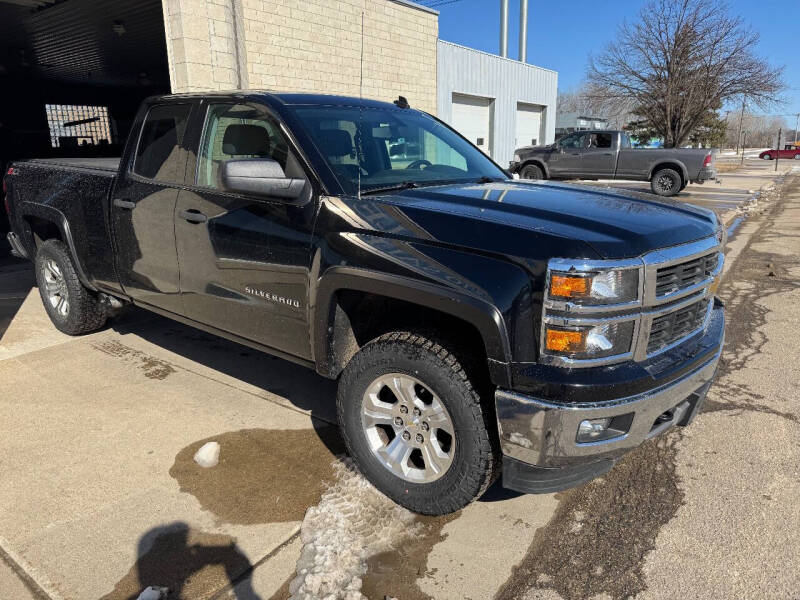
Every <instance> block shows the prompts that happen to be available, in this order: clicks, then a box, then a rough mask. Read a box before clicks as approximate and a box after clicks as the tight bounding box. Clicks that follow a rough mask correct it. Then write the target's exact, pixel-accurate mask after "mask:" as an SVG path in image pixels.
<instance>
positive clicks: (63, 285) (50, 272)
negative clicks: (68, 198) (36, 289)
mask: <svg viewBox="0 0 800 600" xmlns="http://www.w3.org/2000/svg"><path fill="white" fill-rule="evenodd" d="M43 269H44V285H45V292H46V294H47V301H48V302H49V303H50V306H52V307H53V309H55V311H56V313H57V314H59V315H60V316H62V317H66V316H67V315H68V314H69V293H68V291H67V282H66V280H65V279H64V274H63V273H62V272H61V268H60V267H59V266H58V264H56V261H54V260H53V259H51V258H49V259H47V260H46V261H45V263H44V265H43Z"/></svg>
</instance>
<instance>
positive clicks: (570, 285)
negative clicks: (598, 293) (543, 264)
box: [550, 274, 591, 298]
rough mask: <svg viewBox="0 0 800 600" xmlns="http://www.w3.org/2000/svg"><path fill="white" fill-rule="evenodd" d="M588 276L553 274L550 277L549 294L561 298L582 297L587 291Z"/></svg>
mask: <svg viewBox="0 0 800 600" xmlns="http://www.w3.org/2000/svg"><path fill="white" fill-rule="evenodd" d="M590 281H591V280H590V279H589V278H588V277H573V276H570V275H555V274H554V275H553V276H552V277H550V296H558V297H561V298H582V297H584V296H586V295H588V293H589V282H590Z"/></svg>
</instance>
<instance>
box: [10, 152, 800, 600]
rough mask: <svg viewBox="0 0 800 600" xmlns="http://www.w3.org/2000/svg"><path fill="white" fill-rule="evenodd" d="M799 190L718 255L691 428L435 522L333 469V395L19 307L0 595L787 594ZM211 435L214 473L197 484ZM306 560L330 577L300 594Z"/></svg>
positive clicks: (270, 367) (166, 330)
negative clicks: (720, 278) (719, 277)
mask: <svg viewBox="0 0 800 600" xmlns="http://www.w3.org/2000/svg"><path fill="white" fill-rule="evenodd" d="M767 164H769V163H767ZM761 175H763V173H762V174H761ZM761 175H759V174H758V172H756V173H753V174H752V175H750V174H742V176H743V177H744V178H745V179H743V181H747V182H748V183H747V184H745V183H742V184H741V185H742V186H744V185H750V184H751V183H752V182H755V181H757V180H758V178H759V177H761ZM799 179H800V177H798V176H790V177H789V178H788V179H787V180H786V183H785V185H784V190H785V197H784V198H783V199H780V198H779V196H778V190H774V191H771V192H765V193H764V194H763V195H762V196H761V198H760V199H759V202H758V205H757V207H756V208H755V209H754V210H753V212H752V213H751V214H750V217H749V218H748V219H747V220H746V221H745V222H744V224H743V225H742V226H741V227H740V229H739V230H738V231H737V232H736V235H735V236H734V237H733V238H732V239H731V241H730V243H729V249H728V265H727V269H726V274H727V275H726V281H725V284H724V286H723V288H722V295H723V297H724V298H725V299H726V300H727V301H728V307H729V327H728V344H727V346H726V351H725V355H724V364H723V367H722V370H721V374H720V379H719V381H718V383H717V384H716V385H715V386H714V387H713V388H712V392H711V395H710V398H709V404H708V407H707V410H706V411H705V412H704V413H703V414H701V415H700V416H699V418H698V419H697V421H696V422H695V424H694V425H693V426H692V427H691V428H688V429H686V430H681V431H675V432H672V433H670V434H669V435H667V436H664V437H662V438H660V439H658V440H656V441H654V442H650V443H648V444H646V445H644V446H643V447H642V448H640V449H639V450H637V451H636V452H634V453H632V454H631V455H630V456H628V457H626V458H625V459H624V460H623V461H621V462H620V463H619V464H618V465H617V467H615V469H614V470H612V471H611V472H610V473H609V474H608V475H606V476H605V477H603V478H602V479H600V480H598V481H596V482H593V483H592V484H590V485H587V486H584V487H582V488H578V489H576V490H571V491H568V492H564V493H561V494H557V495H553V494H549V495H542V496H519V495H515V494H511V493H508V492H505V491H503V490H502V489H501V488H499V487H497V486H495V487H494V488H493V489H491V490H490V491H489V492H488V493H487V494H486V496H485V497H484V498H482V499H481V500H480V501H479V502H476V503H475V504H473V505H471V506H469V507H468V508H466V509H465V510H463V511H461V512H460V513H458V514H457V515H452V516H448V517H444V518H438V519H431V518H419V517H415V516H412V515H407V514H405V513H404V512H403V511H402V510H398V509H397V508H396V507H395V506H394V505H392V504H391V503H390V502H388V501H387V500H386V499H385V498H384V497H382V496H380V495H379V494H377V492H375V491H374V489H372V488H371V487H370V486H368V485H366V484H365V483H364V482H363V481H362V480H360V479H359V478H358V477H357V476H355V475H353V474H352V472H351V471H349V470H348V469H347V468H346V464H345V463H342V462H341V460H340V459H339V458H337V457H338V456H340V455H341V443H340V442H339V441H338V436H337V435H336V432H335V430H334V429H333V428H332V427H331V425H332V424H333V423H335V414H334V405H333V398H334V393H335V386H334V384H332V383H331V382H329V381H326V380H323V379H321V378H319V377H317V376H316V375H314V374H313V373H312V372H310V371H307V370H305V369H302V368H301V367H296V366H294V365H291V364H289V363H286V362H284V361H281V360H278V359H273V358H270V357H267V356H264V355H261V354H258V353H257V352H255V351H252V350H249V349H247V348H243V347H241V346H238V345H236V344H232V343H229V342H227V341H225V340H221V339H219V338H216V337H214V336H210V335H207V334H205V333H201V332H199V331H196V330H192V329H190V328H187V327H184V326H182V325H179V324H176V323H173V322H171V321H168V320H165V319H162V318H160V317H155V316H152V315H150V314H147V313H145V312H143V311H139V310H128V311H126V312H125V313H123V314H122V315H121V316H119V317H117V318H116V319H114V320H113V322H112V323H111V325H110V327H109V328H107V329H105V330H103V331H101V332H98V333H96V334H94V335H90V336H85V337H81V338H70V337H67V336H62V335H60V334H58V332H56V331H55V329H54V328H52V326H51V325H50V324H49V322H48V321H47V317H46V315H45V313H44V310H43V309H42V307H41V302H40V300H39V298H38V292H37V290H36V289H35V288H34V289H33V290H31V292H30V294H29V295H28V297H27V299H26V300H25V301H24V303H23V304H22V305H21V306H20V307H19V309H18V311H17V312H15V314H14V316H13V318H12V320H11V322H10V324H9V326H8V329H7V331H6V332H5V334H4V335H3V336H2V338H0V382H2V383H0V386H2V387H0V390H1V391H0V422H2V423H3V424H4V427H3V430H2V434H3V435H2V436H0V473H2V475H3V483H4V485H3V486H0V558H2V559H3V560H0V598H2V599H3V600H5V599H6V598H9V599H12V598H13V599H15V598H23V599H24V600H28V598H26V597H25V595H24V594H25V593H28V594H30V595H32V597H34V598H36V599H37V600H40V597H44V598H47V597H49V598H53V599H55V598H64V599H95V598H134V599H135V598H136V597H137V596H138V593H139V592H140V591H141V590H142V589H144V588H145V587H147V586H148V585H159V586H168V587H170V588H171V589H172V590H173V596H171V597H182V598H192V599H197V598H220V597H226V596H231V597H238V598H263V599H264V600H266V599H267V598H271V597H274V598H286V597H288V595H289V593H290V588H291V587H292V586H295V587H297V586H299V585H301V584H302V585H305V586H306V588H304V589H308V588H309V587H314V586H316V588H315V589H316V590H317V591H318V592H321V591H322V590H323V589H324V588H325V586H326V585H331V586H333V589H334V591H335V592H336V593H337V594H338V596H334V597H345V594H344V591H345V590H344V585H342V584H343V583H344V582H347V585H350V586H351V589H352V588H353V586H356V587H357V585H358V584H360V585H361V586H362V587H361V589H362V590H363V591H364V592H365V593H366V594H367V596H368V597H369V598H376V599H378V600H382V599H383V598H384V597H386V596H388V597H390V598H391V597H394V598H398V599H399V600H415V599H427V598H436V599H449V598H453V599H464V598H472V599H473V600H479V599H485V598H492V597H497V598H508V599H515V600H516V599H521V598H530V599H533V598H569V599H573V598H575V599H577V598H592V597H597V596H599V597H607V598H608V597H610V598H624V597H638V598H642V599H644V598H659V599H660V598H664V599H666V598H674V597H677V596H679V595H682V596H687V597H717V598H741V597H752V598H755V597H758V598H762V597H775V598H786V597H792V594H793V593H795V590H797V589H798V587H800V577H798V573H797V570H796V569H794V568H793V567H792V565H795V564H798V563H800V554H798V548H800V543H799V542H800V539H798V533H797V532H798V531H800V514H798V509H797V504H796V502H795V501H794V498H796V497H797V493H798V491H800V490H799V489H798V485H797V481H798V476H800V460H798V457H800V451H798V448H800V446H798V445H797V439H800V438H798V433H800V432H798V428H799V427H800V426H799V425H798V417H797V415H798V406H797V404H798V397H797V392H796V389H797V385H798V383H800V381H798V380H797V376H796V373H795V371H796V369H794V368H793V367H794V362H796V357H797V356H798V355H800V341H797V340H796V339H795V338H796V336H793V334H792V332H793V331H794V330H795V327H794V326H795V325H797V324H798V322H800V313H798V310H797V309H796V307H800V302H798V300H800V298H798V296H797V292H798V289H800V287H798V283H800V268H798V267H797V266H796V264H795V263H796V256H797V254H798V252H800V236H798V226H797V223H798V222H800V191H798V190H799V189H800V185H798V184H799V183H800V182H798V180H799ZM694 187H696V186H692V187H690V188H689V190H690V191H691V192H692V193H694V190H693V188H694ZM701 189H705V188H701ZM750 189H756V188H755V187H754V188H750ZM734 260H735V262H733V261H734ZM3 277H8V276H6V275H3V274H0V281H3V280H4V279H3ZM0 285H1V284H0ZM208 440H215V441H219V442H220V444H221V456H220V464H219V465H218V466H217V467H214V468H213V469H209V470H203V469H201V468H200V467H198V466H197V465H195V464H194V463H193V461H192V460H191V456H192V455H193V453H194V451H195V450H196V449H197V448H198V447H199V446H200V445H202V444H203V443H204V442H205V441H208ZM310 507H313V508H314V510H313V511H311V512H310V513H307V509H308V508H310ZM304 518H305V522H304ZM301 524H302V532H301ZM398 524H402V527H399V526H398ZM365 548H366V549H369V551H368V552H363V551H362V549H365ZM316 557H324V559H325V561H327V562H326V563H325V571H324V573H325V575H326V577H327V579H325V580H322V578H318V579H316V580H314V579H312V578H309V577H307V576H304V575H303V574H302V573H301V574H300V575H299V576H298V569H297V567H298V561H299V560H301V559H302V560H301V562H300V563H299V564H301V565H302V564H306V562H307V561H308V560H309V559H313V560H316ZM304 561H305V562H304ZM8 564H10V565H12V566H13V569H11V568H9V567H8V566H7V565H8ZM4 565H5V566H4ZM17 573H22V574H23V576H24V578H25V581H23V579H20V577H19V576H18V575H17ZM356 580H357V581H356ZM20 586H22V587H20ZM337 586H339V587H337ZM18 590H23V591H19V592H18ZM24 590H28V591H27V592H26V591H24ZM319 597H322V595H321V593H320V595H319Z"/></svg>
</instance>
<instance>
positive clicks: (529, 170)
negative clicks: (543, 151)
mask: <svg viewBox="0 0 800 600" xmlns="http://www.w3.org/2000/svg"><path fill="white" fill-rule="evenodd" d="M519 178H520V179H544V172H543V171H542V168H541V167H540V166H539V165H525V166H524V167H522V169H521V170H520V172H519Z"/></svg>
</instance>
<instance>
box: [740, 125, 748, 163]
mask: <svg viewBox="0 0 800 600" xmlns="http://www.w3.org/2000/svg"><path fill="white" fill-rule="evenodd" d="M746 148H747V132H746V131H745V132H744V137H743V138H742V160H741V162H740V163H739V164H740V165H743V164H744V151H745V149H746Z"/></svg>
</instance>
